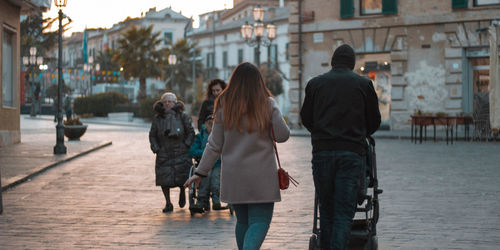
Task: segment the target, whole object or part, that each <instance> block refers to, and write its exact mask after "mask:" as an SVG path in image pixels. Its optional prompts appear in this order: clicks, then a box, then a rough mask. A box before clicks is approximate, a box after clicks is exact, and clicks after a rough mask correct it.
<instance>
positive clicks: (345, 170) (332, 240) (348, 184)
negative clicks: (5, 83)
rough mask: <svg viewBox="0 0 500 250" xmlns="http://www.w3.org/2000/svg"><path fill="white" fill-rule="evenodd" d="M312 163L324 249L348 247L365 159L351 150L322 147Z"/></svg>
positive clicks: (314, 154)
mask: <svg viewBox="0 0 500 250" xmlns="http://www.w3.org/2000/svg"><path fill="white" fill-rule="evenodd" d="M312 165H313V167H312V168H313V178H314V186H315V188H316V192H318V196H319V214H320V231H321V235H320V238H321V246H322V249H347V245H348V243H349V237H350V234H351V225H352V220H353V218H354V214H355V213H356V198H357V191H358V188H359V185H360V178H361V171H362V166H363V160H362V158H361V156H360V155H358V154H356V153H354V152H351V151H343V150H332V151H320V152H316V153H313V159H312Z"/></svg>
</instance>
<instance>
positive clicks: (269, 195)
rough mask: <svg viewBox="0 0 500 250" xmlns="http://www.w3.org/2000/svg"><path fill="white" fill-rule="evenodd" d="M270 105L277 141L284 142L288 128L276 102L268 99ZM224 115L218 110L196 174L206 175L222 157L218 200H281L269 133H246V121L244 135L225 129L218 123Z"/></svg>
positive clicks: (233, 201)
mask: <svg viewBox="0 0 500 250" xmlns="http://www.w3.org/2000/svg"><path fill="white" fill-rule="evenodd" d="M269 104H270V105H269V107H270V108H271V109H272V119H273V129H274V134H275V137H276V141H277V142H285V141H286V140H288V138H289V136H290V129H289V128H288V126H287V125H286V123H285V121H284V120H283V117H282V115H281V112H280V110H279V108H278V105H277V103H276V101H275V100H274V99H273V98H271V97H270V98H269ZM223 115H224V114H223V112H222V109H219V110H218V111H217V113H216V118H217V120H216V121H215V123H214V126H213V130H212V133H211V134H210V136H209V137H208V142H207V146H206V147H205V151H204V153H203V156H202V158H201V161H200V164H199V165H198V168H197V169H196V173H198V174H200V175H204V176H206V175H208V172H209V171H210V169H211V168H212V167H213V166H214V164H215V162H216V161H217V158H218V157H219V156H221V159H222V168H221V188H220V190H221V194H220V199H221V201H223V202H225V203H229V204H245V203H269V202H277V201H281V196H280V189H279V184H278V170H277V163H276V156H275V153H274V148H273V142H272V139H271V138H272V136H271V130H270V129H269V130H268V132H266V133H262V132H259V131H253V132H251V133H249V132H247V131H246V118H243V120H242V124H243V125H242V126H243V128H244V129H243V131H244V132H239V131H238V129H236V128H233V129H231V130H227V129H225V128H224V125H223V123H222V122H221V121H222V120H223Z"/></svg>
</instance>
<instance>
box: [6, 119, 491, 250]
mask: <svg viewBox="0 0 500 250" xmlns="http://www.w3.org/2000/svg"><path fill="white" fill-rule="evenodd" d="M147 132H148V129H147V128H141V127H124V126H109V125H90V126H89V131H88V132H87V134H86V135H85V137H84V139H85V140H111V141H113V145H112V146H109V147H106V148H104V149H101V150H99V151H96V152H93V153H91V154H88V155H85V156H82V157H80V158H78V159H76V160H73V161H71V162H69V163H65V164H63V165H60V166H58V167H56V168H53V169H51V170H48V171H47V172H45V173H43V174H41V175H39V176H37V177H36V178H34V179H32V180H31V181H29V182H26V183H23V184H21V185H19V186H17V187H15V188H13V189H10V190H7V191H5V192H4V193H3V203H4V213H3V215H1V216H0V249H74V248H97V249H185V248H192V249H205V248H218V249H235V248H236V242H235V240H234V233H233V231H234V224H235V222H236V218H235V217H233V216H231V215H230V214H229V212H228V211H211V212H209V213H206V214H204V215H197V216H196V218H192V217H191V216H190V214H189V210H188V209H187V206H186V207H185V208H179V207H178V205H177V200H178V190H173V192H172V198H173V201H174V211H173V213H170V214H164V213H162V212H161V210H162V208H163V206H164V205H165V204H164V199H163V195H162V193H161V190H160V188H159V187H155V186H154V155H153V154H152V153H151V151H150V149H149V142H148V135H147ZM279 150H280V156H281V157H282V163H283V166H284V168H285V169H286V170H287V171H289V173H290V174H291V175H292V176H293V177H294V178H295V179H297V180H298V181H299V182H300V185H299V187H298V188H295V187H293V186H292V187H290V188H289V190H286V191H284V192H282V199H283V201H282V202H280V203H277V204H276V206H275V214H274V217H273V222H272V224H271V228H270V231H269V233H268V236H267V238H266V240H265V242H264V245H263V246H262V248H263V249H307V247H308V240H309V236H310V234H311V230H312V214H313V197H314V195H313V194H314V188H313V185H312V177H311V166H310V159H311V147H310V138H308V137H292V138H290V140H289V141H288V142H287V143H285V144H281V145H279ZM499 152H500V144H499V143H485V142H483V143H475V142H474V143H471V142H458V143H455V144H453V145H448V146H447V145H446V143H445V142H437V143H434V142H426V143H424V144H421V145H420V144H419V145H415V144H411V143H410V142H409V141H408V140H387V139H379V140H378V141H377V153H378V167H379V172H378V174H379V183H380V187H381V188H382V189H384V193H383V194H382V195H381V197H380V198H381V218H380V221H379V224H378V235H379V247H380V249H395V248H401V249H496V248H497V247H498V246H499V245H500V237H499V235H500V203H499V202H498V197H497V195H498V194H499V193H500V185H499V184H498V180H500V171H499V170H498V167H499V162H500V154H499Z"/></svg>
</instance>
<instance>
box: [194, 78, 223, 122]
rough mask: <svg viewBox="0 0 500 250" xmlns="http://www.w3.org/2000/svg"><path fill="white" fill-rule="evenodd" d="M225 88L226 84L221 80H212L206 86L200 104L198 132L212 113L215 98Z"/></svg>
mask: <svg viewBox="0 0 500 250" xmlns="http://www.w3.org/2000/svg"><path fill="white" fill-rule="evenodd" d="M225 88H226V82H224V80H221V79H218V78H216V79H213V80H211V81H210V83H209V84H208V86H207V95H206V97H205V100H204V101H203V103H202V104H201V109H200V114H199V115H198V131H201V125H202V124H204V123H205V119H206V118H207V116H209V115H212V114H213V112H214V101H215V98H217V96H219V94H220V93H221V92H222V91H223V90H224V89H225Z"/></svg>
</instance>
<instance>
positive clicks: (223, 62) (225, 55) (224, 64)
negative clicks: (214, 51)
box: [222, 51, 227, 68]
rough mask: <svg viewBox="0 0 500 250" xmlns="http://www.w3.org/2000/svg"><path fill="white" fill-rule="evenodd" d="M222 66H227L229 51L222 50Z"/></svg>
mask: <svg viewBox="0 0 500 250" xmlns="http://www.w3.org/2000/svg"><path fill="white" fill-rule="evenodd" d="M222 67H223V68H227V51H223V52H222Z"/></svg>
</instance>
